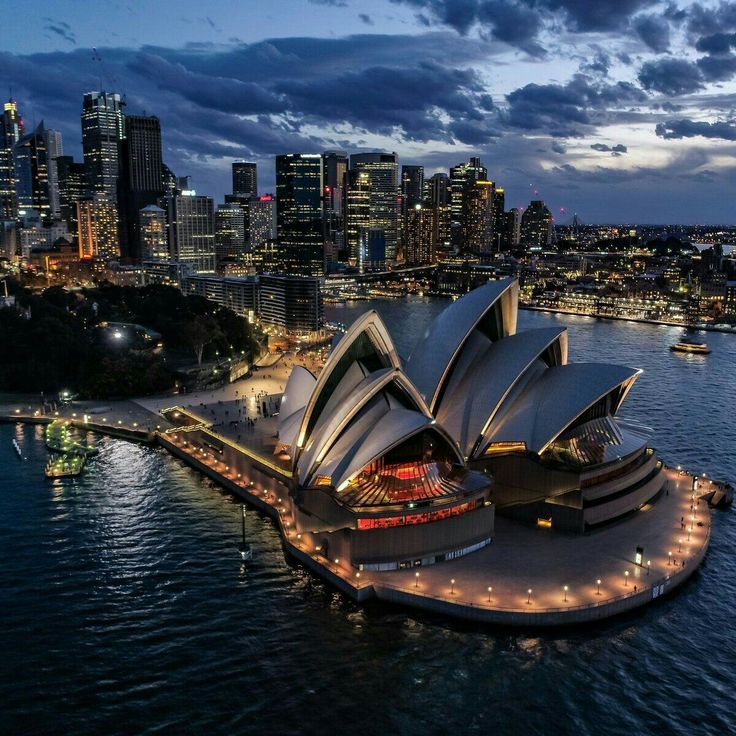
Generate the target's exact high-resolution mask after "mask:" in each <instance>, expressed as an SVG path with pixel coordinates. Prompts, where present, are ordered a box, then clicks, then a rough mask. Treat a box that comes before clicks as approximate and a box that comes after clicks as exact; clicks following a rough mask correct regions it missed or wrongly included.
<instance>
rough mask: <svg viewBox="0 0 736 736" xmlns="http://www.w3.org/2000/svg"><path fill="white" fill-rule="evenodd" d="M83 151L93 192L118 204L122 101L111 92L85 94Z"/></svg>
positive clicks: (123, 129)
mask: <svg viewBox="0 0 736 736" xmlns="http://www.w3.org/2000/svg"><path fill="white" fill-rule="evenodd" d="M81 120H82V151H83V152H84V164H85V166H86V167H87V177H88V179H89V184H90V188H91V189H92V191H93V192H102V193H104V194H106V195H107V198H108V200H109V201H111V202H117V186H118V177H119V175H120V144H121V142H122V140H123V138H124V136H125V123H124V119H123V102H122V100H121V98H120V95H119V94H116V93H112V92H88V93H87V94H85V95H84V98H83V100H82V118H81Z"/></svg>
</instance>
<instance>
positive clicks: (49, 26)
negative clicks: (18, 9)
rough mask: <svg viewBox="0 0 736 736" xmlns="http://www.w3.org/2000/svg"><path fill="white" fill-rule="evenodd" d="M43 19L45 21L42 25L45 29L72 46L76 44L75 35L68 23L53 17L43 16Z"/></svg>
mask: <svg viewBox="0 0 736 736" xmlns="http://www.w3.org/2000/svg"><path fill="white" fill-rule="evenodd" d="M44 21H45V22H46V25H45V26H44V29H45V30H47V31H50V32H51V33H54V34H56V35H57V36H59V38H62V39H64V41H67V42H68V43H70V44H72V45H74V46H76V45H77V37H76V36H75V35H74V33H73V32H72V28H71V26H70V25H69V24H68V23H65V22H64V21H62V20H54V19H53V18H44Z"/></svg>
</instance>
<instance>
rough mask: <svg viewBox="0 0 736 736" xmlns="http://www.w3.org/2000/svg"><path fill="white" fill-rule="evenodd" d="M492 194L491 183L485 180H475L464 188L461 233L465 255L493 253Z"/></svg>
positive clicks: (492, 187)
mask: <svg viewBox="0 0 736 736" xmlns="http://www.w3.org/2000/svg"><path fill="white" fill-rule="evenodd" d="M493 192H494V184H493V182H492V181H488V180H486V179H476V180H475V181H473V182H472V183H469V184H468V185H467V187H466V188H465V192H464V194H463V197H464V200H463V221H462V233H463V244H464V250H465V252H467V253H472V254H474V255H487V254H489V253H492V252H493Z"/></svg>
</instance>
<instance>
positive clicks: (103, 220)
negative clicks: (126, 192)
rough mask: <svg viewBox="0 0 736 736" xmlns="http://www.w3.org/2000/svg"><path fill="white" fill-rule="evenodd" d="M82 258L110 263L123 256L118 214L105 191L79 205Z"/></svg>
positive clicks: (78, 224) (78, 234) (78, 222)
mask: <svg viewBox="0 0 736 736" xmlns="http://www.w3.org/2000/svg"><path fill="white" fill-rule="evenodd" d="M77 239H78V243H79V259H80V260H92V259H99V260H101V261H105V262H109V261H114V260H117V259H118V258H119V257H120V243H119V238H118V213H117V207H116V206H115V203H114V202H112V201H111V200H110V199H108V198H107V196H106V195H105V193H104V192H96V193H95V194H94V195H93V196H90V197H85V198H84V199H81V200H79V201H78V202H77Z"/></svg>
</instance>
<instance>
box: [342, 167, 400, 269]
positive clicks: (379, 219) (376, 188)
mask: <svg viewBox="0 0 736 736" xmlns="http://www.w3.org/2000/svg"><path fill="white" fill-rule="evenodd" d="M350 168H351V169H355V170H358V171H362V172H365V173H367V174H368V179H369V183H370V194H371V197H370V200H371V201H370V225H369V226H370V227H373V228H380V229H381V230H383V232H384V233H385V234H386V260H387V261H395V260H396V257H397V255H398V248H399V221H400V219H401V218H400V215H401V211H400V207H399V157H398V155H397V154H396V153H380V152H378V153H356V154H353V155H352V156H351V157H350Z"/></svg>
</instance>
